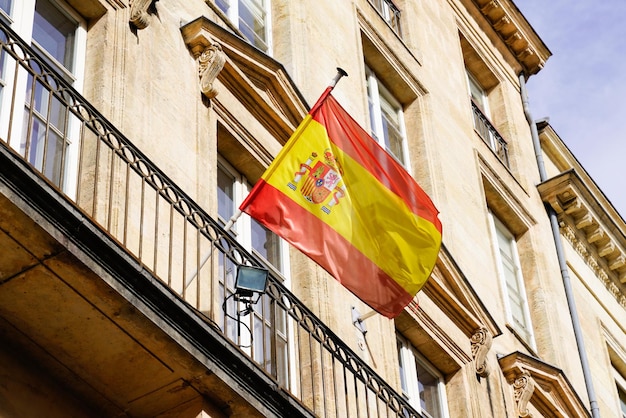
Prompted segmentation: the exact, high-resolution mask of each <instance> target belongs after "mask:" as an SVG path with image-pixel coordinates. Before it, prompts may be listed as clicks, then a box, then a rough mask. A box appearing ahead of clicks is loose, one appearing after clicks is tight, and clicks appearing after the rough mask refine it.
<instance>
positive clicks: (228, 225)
mask: <svg viewBox="0 0 626 418" xmlns="http://www.w3.org/2000/svg"><path fill="white" fill-rule="evenodd" d="M241 213H242V212H241V210H240V209H237V212H235V214H234V215H233V216H231V217H230V219H229V220H228V222H226V225H224V231H226V232H228V231H230V228H232V227H233V225H234V224H235V222H237V219H239V217H240V216H241Z"/></svg>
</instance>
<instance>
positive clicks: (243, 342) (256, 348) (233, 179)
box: [217, 159, 289, 386]
mask: <svg viewBox="0 0 626 418" xmlns="http://www.w3.org/2000/svg"><path fill="white" fill-rule="evenodd" d="M249 189H250V187H249V185H248V184H247V182H246V181H245V179H244V178H243V176H241V174H239V173H238V172H237V171H236V170H235V169H234V168H233V167H232V166H230V164H228V163H227V162H226V161H223V160H222V159H220V162H219V164H218V169H217V201H218V217H219V220H220V222H222V224H225V223H226V222H228V220H229V219H230V218H231V217H232V216H233V214H234V213H235V211H236V210H237V208H238V207H239V204H240V203H241V202H242V201H243V199H244V198H245V197H246V195H247V194H248V191H249ZM231 231H233V232H234V233H235V234H236V237H237V239H238V241H240V242H241V244H242V245H244V247H247V248H248V249H251V250H252V252H253V253H254V254H256V255H258V256H260V257H262V258H263V259H265V260H266V261H267V262H268V263H269V264H270V268H272V267H273V268H274V269H275V270H277V271H278V272H281V273H282V274H283V276H285V277H288V263H286V260H285V258H286V257H283V254H287V251H288V248H287V244H286V243H285V242H284V241H283V240H282V239H280V238H279V237H278V236H277V235H275V234H274V233H273V232H271V231H269V230H268V229H266V228H265V227H264V226H262V225H261V224H259V223H258V222H256V221H255V220H254V219H251V218H250V217H249V216H247V215H245V214H244V215H242V216H241V217H240V218H239V220H238V221H237V222H236V223H235V225H233V227H232V229H231ZM219 271H220V277H219V286H220V289H219V290H220V293H219V297H220V298H221V299H220V300H226V298H229V299H228V304H227V307H226V308H227V312H228V315H229V316H230V317H226V316H222V318H220V321H219V322H218V323H220V324H223V330H224V331H225V333H226V335H227V336H228V338H230V339H231V340H232V341H235V342H236V343H237V344H238V345H240V346H241V347H242V348H244V349H246V348H247V349H249V353H250V355H251V356H252V358H253V359H254V360H255V361H256V362H258V363H259V364H260V365H261V366H262V367H264V368H265V370H266V371H268V372H269V373H272V374H273V375H275V376H277V378H278V380H279V381H280V382H281V383H282V384H284V385H285V386H288V385H289V382H288V368H287V362H288V338H287V335H288V332H287V317H286V313H285V312H284V311H283V310H280V309H274V308H273V306H272V301H271V299H270V298H269V297H268V296H267V295H264V296H263V297H262V298H261V300H260V301H259V302H258V303H257V304H256V305H254V310H253V311H252V312H251V313H250V314H249V316H247V317H242V321H246V326H248V327H250V330H251V334H252V335H249V334H248V333H246V332H244V331H242V330H241V329H239V328H238V325H237V322H236V321H235V320H233V318H234V317H236V311H237V310H238V309H239V310H240V309H241V307H240V306H238V305H237V303H236V302H235V301H234V300H233V299H232V297H231V296H232V295H233V293H234V292H235V289H234V281H235V274H236V266H235V264H234V263H233V262H232V260H230V259H229V258H227V257H226V256H225V255H224V254H222V253H220V260H219ZM246 318H247V319H246ZM272 324H275V327H274V330H273V329H272V328H273V327H272ZM273 332H274V334H273ZM272 341H275V344H276V347H275V357H273V356H272V351H273V350H272Z"/></svg>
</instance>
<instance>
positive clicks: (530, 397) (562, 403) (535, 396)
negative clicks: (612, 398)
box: [498, 351, 589, 418]
mask: <svg viewBox="0 0 626 418" xmlns="http://www.w3.org/2000/svg"><path fill="white" fill-rule="evenodd" d="M498 363H499V364H500V368H501V369H502V373H503V374H504V377H505V379H506V381H507V383H508V384H509V385H510V386H511V390H512V392H513V398H514V399H515V406H516V409H517V413H518V416H519V417H521V418H529V417H532V416H533V415H532V413H531V410H532V411H537V412H538V414H539V416H542V417H552V418H589V411H588V410H587V407H586V406H585V405H584V404H583V402H582V400H581V399H580V397H579V396H578V394H577V393H576V391H575V390H574V388H573V387H572V385H571V383H570V382H569V380H568V379H567V377H566V376H565V374H564V373H563V371H562V370H561V369H559V368H556V367H554V366H552V365H550V364H548V363H545V362H544V361H542V360H540V359H538V358H536V357H533V356H530V355H528V354H525V353H521V352H519V351H516V352H514V353H511V354H508V355H506V356H503V357H499V358H498Z"/></svg>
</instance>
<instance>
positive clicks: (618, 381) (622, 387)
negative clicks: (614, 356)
mask: <svg viewBox="0 0 626 418" xmlns="http://www.w3.org/2000/svg"><path fill="white" fill-rule="evenodd" d="M613 366H614V367H613V376H614V377H615V386H616V387H617V395H618V398H619V407H620V409H619V411H620V413H621V415H620V417H621V418H626V379H624V376H622V374H621V373H620V372H619V371H618V370H617V369H616V368H615V365H613Z"/></svg>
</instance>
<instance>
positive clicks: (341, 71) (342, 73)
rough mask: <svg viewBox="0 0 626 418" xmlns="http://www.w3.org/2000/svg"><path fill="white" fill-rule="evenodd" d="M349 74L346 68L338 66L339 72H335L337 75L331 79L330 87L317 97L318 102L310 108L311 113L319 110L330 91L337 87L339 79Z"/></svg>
mask: <svg viewBox="0 0 626 418" xmlns="http://www.w3.org/2000/svg"><path fill="white" fill-rule="evenodd" d="M347 76H348V73H347V72H346V70H344V69H343V68H341V67H337V74H335V77H333V79H332V80H330V84H329V85H328V87H326V90H324V92H323V93H322V95H321V96H320V98H319V99H317V102H315V104H314V105H313V107H312V108H311V110H309V115H310V114H313V113H314V112H315V111H316V110H317V108H318V107H320V106H321V105H322V103H324V100H326V98H327V97H328V95H329V94H330V92H331V91H333V89H334V88H335V86H336V85H337V83H338V82H339V80H341V78H342V77H347Z"/></svg>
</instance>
